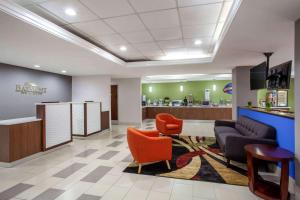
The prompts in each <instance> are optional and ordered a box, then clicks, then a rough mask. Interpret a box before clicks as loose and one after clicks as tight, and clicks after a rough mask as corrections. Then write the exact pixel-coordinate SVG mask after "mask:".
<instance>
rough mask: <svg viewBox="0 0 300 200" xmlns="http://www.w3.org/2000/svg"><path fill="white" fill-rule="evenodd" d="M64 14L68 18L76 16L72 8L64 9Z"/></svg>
mask: <svg viewBox="0 0 300 200" xmlns="http://www.w3.org/2000/svg"><path fill="white" fill-rule="evenodd" d="M65 13H66V14H67V15H69V16H75V15H76V14H77V13H76V11H75V10H74V9H72V8H67V9H65Z"/></svg>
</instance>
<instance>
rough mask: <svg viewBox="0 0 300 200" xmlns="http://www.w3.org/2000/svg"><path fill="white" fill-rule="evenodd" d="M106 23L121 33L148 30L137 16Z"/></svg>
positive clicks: (115, 18) (110, 19)
mask: <svg viewBox="0 0 300 200" xmlns="http://www.w3.org/2000/svg"><path fill="white" fill-rule="evenodd" d="M105 22H106V23H107V24H108V25H110V26H111V27H112V28H113V29H114V30H115V31H117V32H119V33H126V32H135V31H143V30H146V27H145V26H144V24H143V23H142V22H141V20H140V19H139V18H138V16H137V15H128V16H122V17H114V18H108V19H105Z"/></svg>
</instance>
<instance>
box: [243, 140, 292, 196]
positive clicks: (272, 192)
mask: <svg viewBox="0 0 300 200" xmlns="http://www.w3.org/2000/svg"><path fill="white" fill-rule="evenodd" d="M245 150H246V152H247V166H248V178H249V188H250V190H251V192H253V193H254V194H256V195H257V196H259V197H261V198H263V199H266V200H271V199H272V200H274V199H280V200H287V199H288V197H289V192H288V185H289V161H290V160H293V159H294V154H293V153H292V152H290V151H288V150H285V149H282V148H279V147H274V146H270V145H264V144H249V145H246V146H245ZM259 160H264V161H271V162H281V177H280V185H278V184H275V183H272V182H269V181H266V180H263V179H262V178H261V177H260V176H259V175H258V162H259Z"/></svg>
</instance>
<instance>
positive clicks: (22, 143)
mask: <svg viewBox="0 0 300 200" xmlns="http://www.w3.org/2000/svg"><path fill="white" fill-rule="evenodd" d="M41 128H42V120H41V119H37V118H35V117H27V118H18V119H10V120H2V121H0V162H3V163H12V162H14V161H17V160H20V159H23V158H25V157H28V156H32V155H34V154H36V153H39V152H41V151H42V145H41V140H42V134H41Z"/></svg>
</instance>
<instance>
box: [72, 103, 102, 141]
mask: <svg viewBox="0 0 300 200" xmlns="http://www.w3.org/2000/svg"><path fill="white" fill-rule="evenodd" d="M101 114H102V112H101V103H100V102H85V103H72V124H73V130H72V133H73V135H74V136H85V137H86V136H89V135H91V134H94V133H98V132H100V131H101V118H102V117H101Z"/></svg>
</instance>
